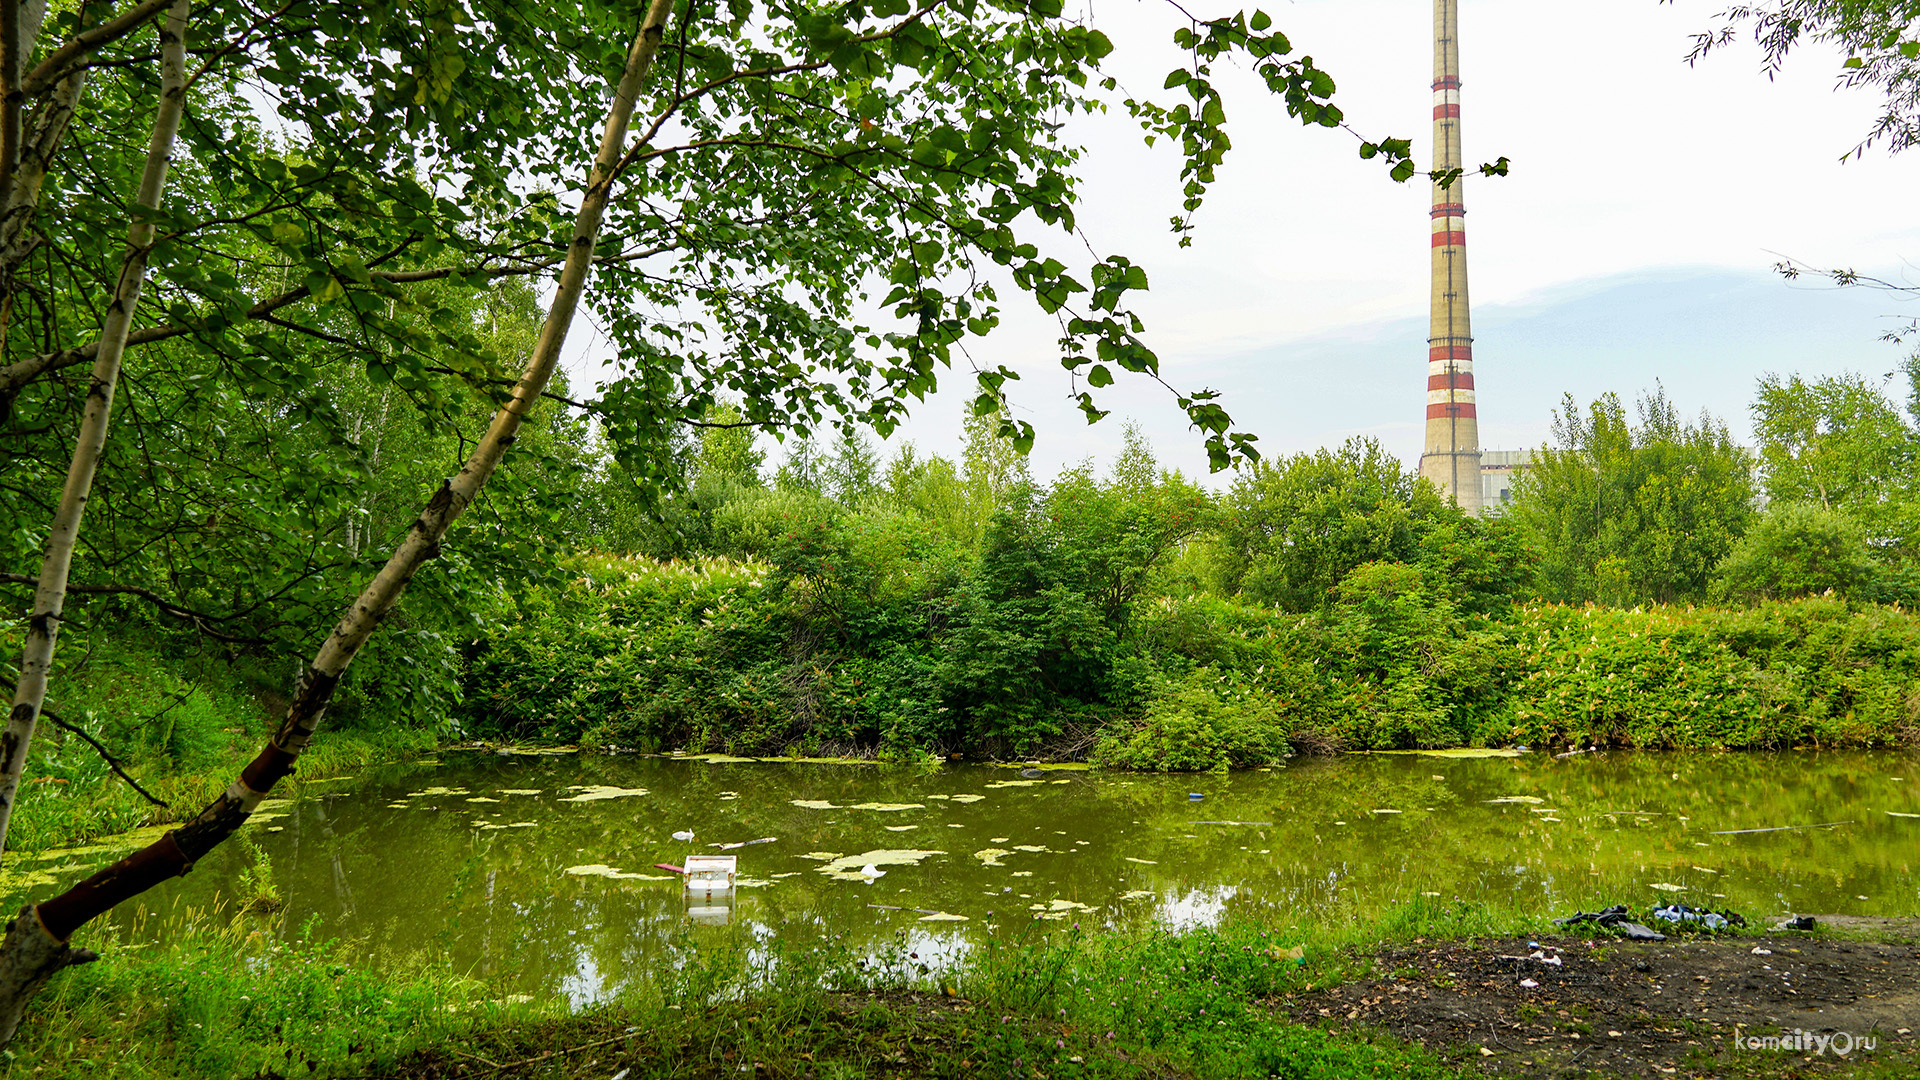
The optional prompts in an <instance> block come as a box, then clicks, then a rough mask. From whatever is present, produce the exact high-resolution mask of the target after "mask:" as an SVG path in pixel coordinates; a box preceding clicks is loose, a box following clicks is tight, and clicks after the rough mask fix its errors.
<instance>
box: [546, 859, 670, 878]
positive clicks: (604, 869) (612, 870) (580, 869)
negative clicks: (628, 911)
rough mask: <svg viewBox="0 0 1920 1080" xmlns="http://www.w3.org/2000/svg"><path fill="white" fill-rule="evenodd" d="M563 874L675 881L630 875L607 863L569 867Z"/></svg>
mask: <svg viewBox="0 0 1920 1080" xmlns="http://www.w3.org/2000/svg"><path fill="white" fill-rule="evenodd" d="M661 869H663V870H664V869H666V868H665V867H661ZM561 873H563V874H572V875H573V876H575V877H603V878H612V879H613V880H615V881H672V880H673V879H672V878H669V877H662V876H661V875H659V874H629V873H627V872H626V871H625V870H621V869H619V868H618V867H613V866H608V865H607V864H605V863H587V864H586V865H584V866H569V867H567V868H566V869H565V870H563V871H561Z"/></svg>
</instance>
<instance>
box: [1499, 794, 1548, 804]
mask: <svg viewBox="0 0 1920 1080" xmlns="http://www.w3.org/2000/svg"><path fill="white" fill-rule="evenodd" d="M1487 801H1488V802H1489V803H1527V804H1529V805H1532V806H1539V805H1542V804H1544V803H1545V802H1546V801H1547V800H1545V799H1542V798H1538V797H1536V796H1533V795H1502V796H1500V797H1499V798H1497V799H1488V800H1487Z"/></svg>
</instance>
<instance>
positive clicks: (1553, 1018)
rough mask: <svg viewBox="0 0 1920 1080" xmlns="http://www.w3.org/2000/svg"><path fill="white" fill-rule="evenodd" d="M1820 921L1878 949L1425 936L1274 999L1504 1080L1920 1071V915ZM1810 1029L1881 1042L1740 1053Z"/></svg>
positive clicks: (1779, 939) (1766, 939)
mask: <svg viewBox="0 0 1920 1080" xmlns="http://www.w3.org/2000/svg"><path fill="white" fill-rule="evenodd" d="M1819 918H1820V922H1821V923H1822V924H1823V925H1826V926H1828V927H1830V928H1844V929H1846V930H1848V931H1849V932H1852V933H1856V934H1863V935H1867V936H1871V937H1875V938H1878V939H1879V940H1874V941H1862V940H1837V939H1835V938H1831V937H1827V936H1824V935H1822V936H1815V935H1809V934H1800V933H1775V934H1771V935H1761V936H1746V935H1742V936H1729V937H1723V938H1712V937H1702V938H1697V939H1681V938H1670V939H1669V940H1668V941H1665V942H1656V943H1640V942H1628V941H1625V940H1621V939H1616V938H1610V937H1601V938H1576V937H1561V938H1533V939H1530V940H1529V939H1509V940H1482V941H1432V942H1427V941H1416V942H1414V943H1411V944H1406V943H1401V944H1394V945H1387V946H1382V947H1380V948H1379V949H1377V950H1376V951H1374V952H1373V953H1372V954H1371V957H1370V959H1371V960H1372V964H1371V974H1370V975H1369V976H1368V977H1366V978H1362V979H1359V980H1355V981H1351V982H1348V983H1345V984H1343V985H1340V986H1335V987H1332V988H1329V989H1323V990H1316V991H1310V992H1305V993H1301V994H1297V995H1293V996H1292V997H1290V998H1289V999H1287V1000H1286V1001H1284V1002H1280V1003H1277V1004H1279V1005H1280V1007H1281V1008H1282V1010H1283V1011H1284V1012H1286V1013H1287V1014H1288V1015H1290V1016H1291V1017H1292V1018H1293V1019H1296V1020H1299V1021H1302V1022H1306V1023H1316V1022H1317V1023H1320V1024H1322V1025H1330V1026H1347V1025H1353V1026H1366V1027H1371V1028H1375V1029H1384V1030H1387V1031H1390V1032H1392V1033H1393V1034H1395V1035H1397V1036H1399V1037H1400V1038H1402V1039H1406V1040H1409V1041H1412V1042H1418V1043H1420V1044H1422V1045H1424V1046H1426V1047H1428V1048H1429V1049H1431V1050H1434V1051H1436V1052H1438V1053H1440V1054H1441V1055H1442V1056H1443V1057H1446V1058H1448V1059H1451V1060H1455V1061H1460V1060H1466V1059H1478V1060H1479V1061H1480V1063H1481V1065H1482V1067H1483V1068H1484V1069H1485V1070H1486V1071H1489V1072H1492V1073H1495V1074H1498V1075H1505V1076H1526V1077H1548V1076H1553V1077H1559V1076H1574V1075H1594V1074H1598V1075H1605V1076H1647V1077H1666V1076H1689V1077H1747V1076H1754V1077H1762V1076H1765V1077H1774V1076H1819V1075H1826V1074H1829V1073H1834V1072H1839V1073H1843V1074H1850V1073H1859V1074H1860V1075H1886V1076H1920V1038H1916V1035H1915V1032H1916V1031H1917V1030H1920V920H1911V919H1909V920H1852V921H1849V920H1845V919H1843V918H1841V917H1838V916H1834V917H1824V916H1823V917H1819ZM1536 954H1538V955H1539V956H1540V957H1542V958H1541V959H1535V958H1534V957H1535V955H1536ZM1553 958H1558V959H1559V961H1560V963H1558V964H1554V963H1552V962H1551V961H1552V959H1553ZM1529 984H1531V985H1529ZM1802 1031H1804V1032H1807V1033H1811V1034H1814V1035H1834V1034H1836V1033H1845V1034H1848V1035H1851V1036H1854V1037H1855V1038H1858V1037H1860V1036H1868V1037H1871V1038H1873V1039H1874V1040H1875V1046H1874V1047H1873V1048H1872V1049H1870V1050H1869V1049H1867V1048H1865V1046H1864V1045H1860V1046H1855V1047H1854V1048H1853V1049H1852V1050H1851V1051H1850V1052H1849V1053H1847V1054H1845V1055H1841V1054H1838V1053H1836V1052H1835V1051H1834V1049H1833V1047H1834V1046H1835V1045H1837V1044H1829V1046H1828V1048H1827V1049H1826V1050H1825V1051H1824V1052H1822V1053H1815V1052H1814V1051H1813V1050H1812V1049H1787V1050H1781V1049H1749V1048H1746V1047H1744V1046H1741V1047H1736V1045H1735V1039H1736V1036H1738V1037H1741V1038H1742V1039H1744V1038H1747V1037H1765V1036H1768V1035H1776V1036H1778V1035H1788V1036H1791V1035H1794V1034H1795V1033H1796V1032H1802Z"/></svg>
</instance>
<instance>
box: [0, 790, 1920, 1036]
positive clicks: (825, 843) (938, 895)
mask: <svg viewBox="0 0 1920 1080" xmlns="http://www.w3.org/2000/svg"><path fill="white" fill-rule="evenodd" d="M330 788H332V789H337V790H329V789H330ZM1835 823H1839V824H1835ZM1811 825H1832V826H1833V827H1830V828H1791V829H1785V830H1783V831H1746V830H1781V829H1782V827H1785V826H1811ZM683 830H690V831H692V832H693V833H694V834H695V839H694V840H693V842H692V843H691V844H689V843H688V842H685V841H679V840H675V839H673V836H672V834H673V833H675V832H679V831H683ZM242 838H243V839H242V841H241V842H236V843H229V844H227V845H224V846H223V847H222V848H221V849H220V850H219V851H217V852H216V853H215V854H214V855H212V856H210V857H209V858H207V859H206V860H204V861H203V862H202V864H201V865H200V867H199V868H198V869H197V870H196V871H195V872H194V873H193V874H191V875H189V876H188V877H187V878H185V879H182V880H180V881H177V882H173V883H170V884H168V885H165V886H162V887H161V888H160V889H157V890H155V891H154V892H152V893H149V894H148V895H147V896H146V897H144V898H143V901H144V902H145V904H146V905H147V906H148V907H149V908H153V909H164V908H166V907H168V906H169V905H172V904H177V903H192V904H202V903H207V902H209V901H211V900H213V899H215V898H216V897H217V895H218V894H219V892H220V891H221V890H231V889H233V888H234V883H235V881H236V878H237V876H238V875H239V874H240V873H241V872H242V871H243V869H245V868H246V867H248V866H250V865H253V863H254V861H255V860H256V859H257V858H258V854H257V853H264V856H265V858H266V860H267V861H268V862H269V863H270V865H271V874H272V876H273V878H274V880H275V882H276V884H277V885H278V887H279V890H280V893H281V895H282V896H283V897H284V899H285V901H286V909H285V912H284V914H285V926H286V927H287V930H286V932H287V933H290V934H291V933H299V932H302V931H303V930H304V931H305V932H309V933H313V934H316V935H318V936H321V937H329V938H339V939H342V940H347V941H350V942H352V943H353V947H354V948H355V949H356V950H358V951H359V952H361V953H362V954H364V955H367V956H379V955H391V954H393V953H396V952H399V953H413V952H417V951H420V950H423V949H424V950H429V951H432V952H435V953H439V954H441V955H444V956H445V957H446V958H447V959H448V960H449V961H450V962H452V964H453V965H454V966H455V967H456V968H457V969H459V970H463V971H470V972H472V973H473V974H475V975H477V976H480V977H482V978H486V979H488V980H491V981H492V982H493V983H495V984H496V985H498V986H499V987H500V988H501V992H502V993H519V994H529V995H538V996H546V995H555V994H558V995H562V996H564V997H565V998H566V999H568V1000H569V1001H571V1002H572V1003H574V1004H576V1005H579V1004H585V1003H590V1002H593V1001H596V1000H601V999H604V998H607V997H610V996H612V995H614V994H617V993H618V992H619V991H620V990H621V988H622V987H623V986H625V985H627V984H629V983H631V982H634V981H637V980H638V979H640V978H642V977H644V975H645V973H646V972H647V971H649V970H650V969H652V968H655V967H658V966H660V965H662V964H669V963H673V962H674V950H677V949H683V948H685V947H687V943H688V942H689V941H693V942H695V943H696V944H697V942H698V941H699V940H700V937H701V935H707V934H712V935H748V936H751V937H753V938H757V939H765V938H770V937H773V936H779V937H780V938H782V939H783V940H789V941H797V942H800V943H802V944H804V943H805V942H806V941H808V940H810V939H817V938H820V937H824V936H829V935H833V936H844V937H845V938H846V939H847V940H849V941H851V942H852V943H853V944H854V945H856V946H857V947H868V948H878V947H880V946H881V945H882V944H883V943H885V942H889V941H901V940H903V935H904V942H905V943H906V944H907V945H908V946H909V947H910V948H912V949H913V950H914V951H915V952H918V953H921V954H922V956H923V957H925V958H927V959H929V960H935V961H937V959H938V958H940V957H943V956H952V955H955V954H956V953H958V952H962V951H964V950H966V949H967V948H969V947H970V945H971V943H973V942H975V941H978V940H979V938H980V936H981V935H982V934H983V933H984V932H985V927H986V926H987V925H989V924H991V923H1000V924H1005V923H1010V922H1013V921H1015V920H1030V919H1032V918H1034V917H1036V916H1038V917H1041V918H1045V919H1051V920H1056V921H1059V922H1062V923H1066V922H1070V921H1083V922H1086V923H1088V924H1089V925H1099V924H1104V923H1108V922H1127V923H1134V922H1139V921H1143V920H1157V921H1159V922H1160V923H1163V924H1166V925H1170V926H1175V927H1179V926H1192V925H1198V924H1206V923H1210V922H1213V921H1216V920H1219V919H1221V918H1222V917H1224V916H1226V915H1227V914H1229V913H1243V914H1248V915H1254V916H1257V917H1259V918H1262V919H1266V920H1271V921H1276V922H1278V923H1280V924H1281V925H1290V924H1298V925H1303V926H1304V925H1310V924H1326V923H1328V922H1338V921H1341V920H1346V919H1352V918H1371V917H1373V916H1375V915H1377V914H1378V913H1379V912H1381V911H1382V910H1383V909H1385V908H1387V907H1389V906H1391V905H1394V904H1398V903H1402V902H1405V901H1409V900H1412V899H1414V898H1416V897H1421V896H1427V897H1435V898H1439V899H1440V900H1441V902H1443V903H1452V902H1454V901H1455V900H1459V901H1465V902H1482V903H1486V904H1489V905H1493V906H1496V907H1500V908H1510V909H1516V910H1521V911H1528V912H1537V913H1543V914H1565V913H1569V912H1572V911H1574V910H1576V909H1587V910H1593V909H1595V908H1597V907H1599V906H1603V905H1606V904H1611V903H1616V902H1627V903H1632V904H1634V905H1635V906H1636V907H1639V906H1641V905H1644V904H1646V903H1648V902H1650V901H1655V900H1667V899H1677V900H1682V901H1685V902H1687V903H1691V904H1693V905H1695V906H1699V907H1714V908H1732V909H1735V910H1737V911H1740V912H1743V913H1745V914H1747V915H1748V916H1749V917H1759V918H1777V917H1779V916H1782V915H1785V914H1788V913H1793V912H1846V913H1853V914H1861V915H1906V914H1912V913H1913V912H1915V911H1916V910H1920V879H1916V877H1915V874H1914V869H1915V867H1914V860H1915V857H1916V855H1920V759H1917V758H1915V757H1914V756H1912V755H1899V754H1875V753H1818V754H1815V753H1791V754H1740V755H1669V754H1589V755H1581V756H1577V757H1570V758H1564V759H1555V758H1552V757H1549V756H1547V755H1545V754H1538V753H1533V754H1525V755H1522V756H1519V757H1483V758H1450V757H1434V756H1426V755H1415V754H1367V755H1344V756H1340V757H1334V758H1320V759H1295V760H1293V761H1290V762H1289V763H1287V764H1286V765H1284V766H1279V767H1275V768H1273V769H1271V770H1259V771H1250V772H1242V773H1235V774H1231V775H1207V776H1146V775H1137V774H1127V773H1104V772H1088V771H1075V770H1051V769H1049V770H1043V771H1039V772H1037V774H1035V773H1034V772H1032V771H1031V770H1030V771H1029V772H1028V773H1024V774H1023V773H1022V772H1019V771H1016V770H1013V769H1007V768H998V767H988V766H958V767H954V766H949V767H943V768H935V769H920V768H912V767H904V766H886V765H873V764H827V763H811V764H809V763H792V762H785V761H756V760H750V759H741V758H728V757H723V756H708V757H703V758H657V757H613V756H602V755H591V754H563V755H556V754H538V753H525V754H522V753H486V752H467V753H458V754H447V755H445V756H444V757H443V759H442V760H441V761H438V762H430V763H416V764H413V765H407V766H397V767H393V768H389V769H385V770H376V771H374V772H370V773H367V774H364V775H362V776H359V777H355V778H351V779H348V780H345V781H341V782H337V783H334V784H308V785H306V786H305V788H304V793H303V795H302V796H301V797H300V798H298V799H296V800H292V801H287V802H280V803H276V804H272V805H269V806H268V807H266V808H264V809H263V810H262V812H261V813H259V814H256V815H255V820H254V822H253V823H251V824H249V825H248V826H247V827H246V829H245V830H244V831H243V834H242ZM746 841H764V842H760V843H749V844H746V845H745V846H741V847H736V848H731V849H728V853H729V854H733V855H735V856H737V857H738V859H739V872H740V877H741V879H742V880H741V881H740V888H739V889H738V890H737V891H736V893H735V895H734V897H733V899H732V901H731V903H728V902H726V901H724V900H715V901H706V900H697V901H689V900H688V899H687V898H686V897H685V896H684V894H683V890H682V887H681V886H682V881H681V879H680V878H679V877H678V876H677V875H676V874H673V873H671V872H669V871H667V870H663V869H658V868H656V866H655V864H657V863H669V864H678V863H680V862H682V861H683V860H684V858H685V857H686V856H687V855H688V854H690V853H712V852H715V851H716V850H719V849H717V848H715V847H714V846H713V845H716V844H738V843H741V842H746ZM102 858H103V856H102V854H100V853H98V852H95V853H91V854H83V855H63V854H62V853H59V852H47V853H41V854H40V855H29V856H25V857H23V858H22V859H21V861H20V862H18V863H15V862H14V857H13V856H12V855H9V856H8V860H9V863H10V864H13V865H12V867H11V868H12V869H14V870H16V871H18V870H19V869H22V868H24V869H27V870H32V871H51V872H52V874H51V877H52V878H53V879H57V880H60V881H71V880H73V879H74V878H75V877H77V876H79V875H80V874H81V873H83V872H85V871H88V870H90V869H92V868H96V867H97V866H98V865H99V863H100V861H101V859H102ZM869 865H871V866H872V867H873V868H874V870H875V871H878V872H879V876H873V875H871V874H870V873H867V872H863V870H864V868H865V867H867V866H869ZM15 880H16V881H17V880H19V879H18V878H16V879H15ZM40 880H41V884H39V885H36V886H35V887H33V888H32V890H31V893H32V895H33V897H34V898H38V897H42V896H45V895H49V894H50V893H51V892H53V891H54V889H55V886H53V885H51V884H48V883H47V882H48V878H47V877H46V876H42V877H41V879H40ZM5 902H6V903H8V904H10V905H17V904H18V903H19V902H20V896H19V894H18V891H17V890H16V894H15V895H14V896H11V897H8V898H7V899H6V901H5ZM127 906H128V907H129V908H134V907H135V905H127ZM10 909H11V908H10ZM118 914H119V915H120V916H121V917H123V918H130V917H131V916H132V914H133V913H132V912H131V911H128V912H121V913H118ZM689 922H692V923H694V924H696V925H695V926H694V928H693V929H692V931H691V934H692V936H691V937H689V929H688V923H689Z"/></svg>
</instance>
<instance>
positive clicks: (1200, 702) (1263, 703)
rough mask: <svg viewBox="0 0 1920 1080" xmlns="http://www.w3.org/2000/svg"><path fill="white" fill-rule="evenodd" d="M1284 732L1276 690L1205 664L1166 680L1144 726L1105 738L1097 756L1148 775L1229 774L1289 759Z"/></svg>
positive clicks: (1142, 724) (1117, 765)
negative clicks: (1244, 681) (1247, 682)
mask: <svg viewBox="0 0 1920 1080" xmlns="http://www.w3.org/2000/svg"><path fill="white" fill-rule="evenodd" d="M1287 734H1288V726H1287V723H1286V721H1285V719H1284V718H1283V717H1282V715H1281V707H1280V703H1279V702H1278V701H1276V700H1275V699H1274V698H1273V696H1272V695H1270V694H1268V693H1266V692H1265V691H1263V690H1259V689H1255V688H1252V687H1248V686H1246V685H1244V684H1242V683H1241V682H1239V681H1238V680H1236V679H1235V678H1233V677H1232V676H1231V675H1226V674H1222V673H1221V672H1219V671H1218V670H1216V669H1214V668H1210V667H1202V668H1196V669H1194V670H1193V672H1191V673H1190V674H1188V675H1187V677H1186V678H1184V679H1181V680H1179V681H1177V682H1171V681H1170V682H1168V683H1166V685H1165V686H1164V687H1163V688H1162V690H1161V692H1160V693H1159V694H1158V695H1156V696H1155V697H1154V699H1153V701H1152V703H1151V704H1149V705H1148V707H1147V713H1146V716H1145V717H1144V718H1142V720H1141V721H1140V722H1139V723H1137V724H1134V725H1131V726H1130V727H1127V728H1125V729H1122V730H1118V731H1113V732H1110V733H1108V734H1107V735H1106V736H1104V737H1103V738H1102V739H1101V741H1100V743H1099V745H1098V747H1097V749H1096V750H1095V751H1094V760H1095V761H1096V762H1098V763H1099V764H1102V765H1109V766H1113V767H1116V768H1123V769H1140V770H1144V771H1148V772H1207V771H1216V772H1225V771H1226V770H1227V769H1229V768H1236V767H1241V768H1243V767H1246V766H1249V765H1266V764H1270V763H1272V762H1274V761H1277V760H1279V759H1280V758H1283V757H1285V756H1286V755H1287V753H1288V746H1287Z"/></svg>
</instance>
